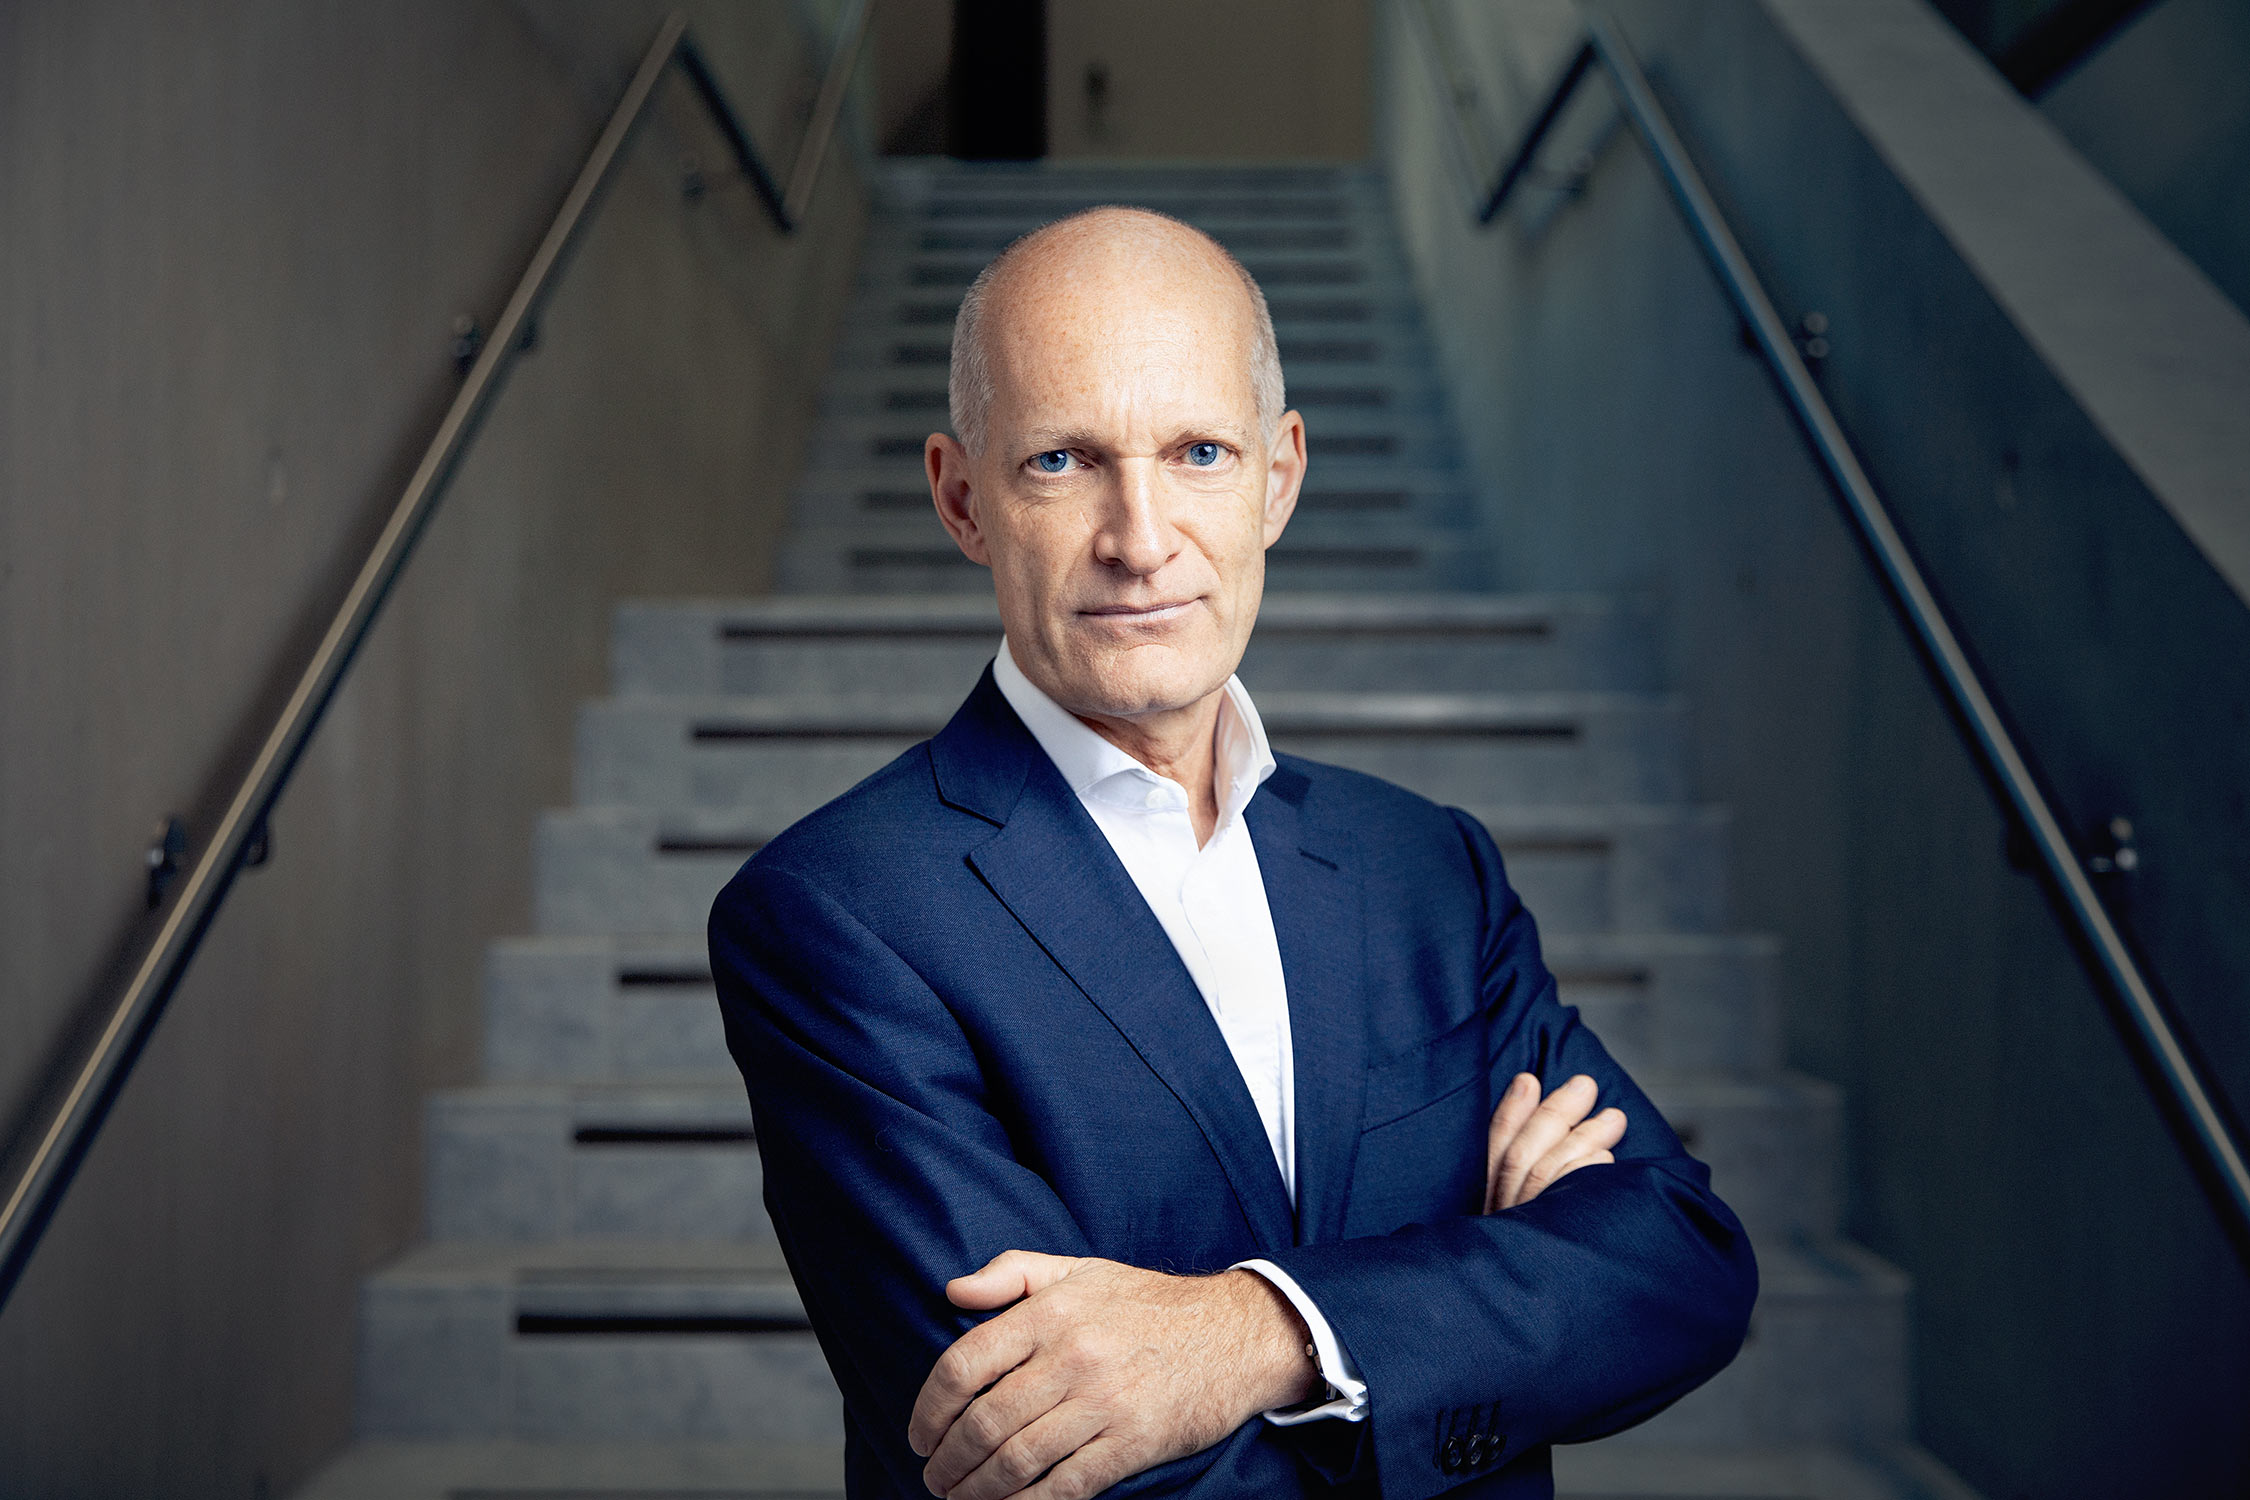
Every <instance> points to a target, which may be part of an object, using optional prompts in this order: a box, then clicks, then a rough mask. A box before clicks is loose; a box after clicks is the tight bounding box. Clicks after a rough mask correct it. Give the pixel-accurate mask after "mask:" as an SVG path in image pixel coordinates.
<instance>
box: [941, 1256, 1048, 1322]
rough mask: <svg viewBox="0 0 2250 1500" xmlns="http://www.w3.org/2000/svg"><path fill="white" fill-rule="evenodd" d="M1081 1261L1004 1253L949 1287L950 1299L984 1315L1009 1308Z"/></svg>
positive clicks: (948, 1283) (948, 1295) (948, 1296)
mask: <svg viewBox="0 0 2250 1500" xmlns="http://www.w3.org/2000/svg"><path fill="white" fill-rule="evenodd" d="M1077 1264H1078V1262H1077V1261H1076V1260H1075V1259H1073V1258H1072V1257H1070V1256H1067V1255H1041V1254H1040V1253H1039V1252H1038V1251H1036V1250H1003V1251H1001V1252H1000V1253H999V1254H998V1255H995V1256H994V1257H992V1259H990V1260H988V1261H986V1262H985V1263H984V1265H983V1266H982V1267H981V1268H979V1269H977V1270H975V1271H971V1272H970V1273H969V1274H968V1275H966V1276H956V1277H954V1278H953V1279H952V1280H951V1281H949V1282H947V1283H946V1284H945V1296H946V1300H947V1301H949V1302H951V1303H952V1304H953V1305H954V1306H955V1307H966V1308H970V1309H972V1310H975V1311H978V1312H982V1311H985V1310H987V1309H989V1308H994V1307H1006V1306H1007V1305H1008V1304H1009V1303H1011V1302H1018V1301H1021V1300H1022V1299H1023V1298H1025V1297H1028V1296H1030V1295H1031V1294H1032V1293H1033V1292H1038V1291H1044V1290H1045V1289H1046V1288H1048V1287H1051V1286H1053V1285H1054V1284H1055V1283H1056V1282H1058V1281H1060V1280H1062V1279H1063V1278H1064V1277H1065V1276H1068V1275H1069V1274H1070V1272H1071V1268H1072V1267H1074V1266H1076V1265H1077Z"/></svg>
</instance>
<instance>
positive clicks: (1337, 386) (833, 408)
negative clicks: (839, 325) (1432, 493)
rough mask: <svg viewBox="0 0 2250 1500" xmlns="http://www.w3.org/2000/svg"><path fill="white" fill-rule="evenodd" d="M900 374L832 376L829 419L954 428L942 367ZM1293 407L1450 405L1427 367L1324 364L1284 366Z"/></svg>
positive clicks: (1313, 420) (1415, 412)
mask: <svg viewBox="0 0 2250 1500" xmlns="http://www.w3.org/2000/svg"><path fill="white" fill-rule="evenodd" d="M914 375H915V377H916V378H913V379H900V378H898V375H897V374H896V373H894V372H893V371H891V370H887V369H883V368H880V367H873V368H868V369H866V370H865V371H851V372H846V374H845V378H841V379H831V380H830V381H829V382H828V384H827V386H826V387H825V388H824V389H823V391H822V393H821V398H820V416H821V420H822V421H823V422H824V423H832V422H852V423H856V422H862V421H869V420H875V419H880V420H882V421H884V422H885V423H890V422H893V421H896V420H897V419H899V418H902V417H903V418H905V419H907V421H908V423H909V425H914V424H918V423H925V422H926V423H928V424H929V428H930V430H931V431H936V430H939V429H944V430H948V431H950V430H951V428H950V424H949V422H948V420H947V419H948V415H949V413H950V410H951V408H950V406H949V405H948V402H947V399H946V382H945V380H944V378H943V377H942V375H941V374H940V373H939V372H937V371H916V372H914ZM1283 379H1284V381H1285V382H1286V386H1287V392H1288V403H1289V407H1290V408H1291V409H1293V410H1296V411H1299V412H1302V413H1303V414H1304V417H1305V422H1306V427H1307V430H1308V432H1313V433H1321V432H1326V431H1327V430H1328V428H1329V426H1330V419H1331V418H1332V417H1334V416H1336V415H1338V414H1345V413H1348V414H1352V415H1363V414H1387V415H1397V416H1402V417H1408V416H1411V417H1421V418H1425V419H1426V418H1430V417H1434V416H1437V415H1439V414H1441V413H1442V412H1443V411H1444V409H1445V397H1444V393H1443V392H1442V391H1441V390H1440V389H1439V387H1438V385H1437V383H1436V382H1435V381H1434V380H1432V379H1431V378H1430V377H1429V375H1428V374H1427V373H1426V372H1420V371H1401V370H1396V369H1391V368H1383V369H1378V370H1370V369H1364V368H1362V369H1352V370H1344V371H1341V372H1339V371H1338V370H1337V367H1336V366H1334V365H1324V366H1322V367H1321V373H1320V374H1313V373H1311V372H1308V371H1290V370H1288V369H1287V368H1286V367H1285V368H1284V370H1283Z"/></svg>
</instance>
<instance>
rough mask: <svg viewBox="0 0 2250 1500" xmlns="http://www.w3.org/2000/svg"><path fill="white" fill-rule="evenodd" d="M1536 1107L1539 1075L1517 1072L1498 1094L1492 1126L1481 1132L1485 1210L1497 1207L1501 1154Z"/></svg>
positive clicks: (1489, 1211) (1537, 1105)
mask: <svg viewBox="0 0 2250 1500" xmlns="http://www.w3.org/2000/svg"><path fill="white" fill-rule="evenodd" d="M1538 1107H1539V1077H1538V1075H1537V1074H1535V1073H1518V1074H1517V1075H1516V1076H1515V1077H1514V1078H1511V1079H1509V1080H1508V1087H1507V1091H1506V1092H1505V1093H1503V1094H1501V1096H1500V1104H1499V1107H1498V1108H1496V1109H1494V1110H1493V1111H1492V1126H1491V1128H1490V1129H1488V1130H1487V1131H1486V1132H1485V1135H1484V1211H1485V1212H1486V1213H1491V1212H1492V1211H1493V1210H1494V1209H1496V1208H1498V1207H1499V1206H1500V1203H1499V1198H1498V1194H1499V1189H1500V1156H1501V1153H1502V1152H1504V1151H1506V1150H1507V1149H1508V1144H1509V1142H1511V1141H1513V1140H1514V1139H1515V1138H1516V1132H1517V1131H1519V1130H1521V1129H1523V1122H1524V1121H1526V1120H1528V1119H1530V1118H1531V1112H1532V1111H1533V1110H1535V1109H1537V1108H1538Z"/></svg>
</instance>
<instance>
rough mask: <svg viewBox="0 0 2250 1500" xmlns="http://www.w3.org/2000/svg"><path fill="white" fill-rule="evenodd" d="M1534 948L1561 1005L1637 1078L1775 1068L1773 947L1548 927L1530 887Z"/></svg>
mask: <svg viewBox="0 0 2250 1500" xmlns="http://www.w3.org/2000/svg"><path fill="white" fill-rule="evenodd" d="M1517 889H1518V890H1519V891H1520V892H1522V894H1523V896H1524V901H1525V904H1526V905H1527V906H1529V907H1530V909H1531V912H1532V914H1533V915H1534V916H1538V917H1540V934H1541V941H1540V946H1541V949H1542V951H1543V952H1544V955H1545V957H1546V960H1547V967H1548V968H1549V969H1550V970H1552V971H1553V973H1554V975H1555V983H1556V986H1557V988H1558V989H1559V990H1560V991H1561V994H1562V1001H1563V1003H1564V1004H1565V1005H1575V1006H1577V1007H1578V1009H1579V1012H1580V1013H1581V1014H1582V1015H1583V1016H1584V1017H1585V1020H1586V1024H1587V1025H1589V1026H1591V1027H1593V1028H1594V1034H1595V1035H1596V1036H1598V1037H1600V1038H1601V1039H1602V1044H1603V1045H1604V1046H1605V1047H1607V1048H1608V1049H1609V1051H1610V1054H1611V1055H1612V1056H1614V1057H1615V1058H1616V1059H1617V1060H1618V1062H1619V1063H1620V1064H1621V1065H1623V1067H1624V1068H1625V1070H1626V1071H1627V1072H1629V1073H1631V1074H1632V1075H1633V1076H1634V1077H1636V1078H1638V1077H1640V1076H1641V1075H1642V1074H1643V1073H1647V1074H1649V1075H1650V1076H1656V1075H1657V1074H1658V1073H1660V1072H1662V1073H1672V1074H1679V1073H1688V1072H1693V1073H1716V1074H1726V1075H1733V1076H1737V1077H1751V1076H1755V1075H1759V1074H1768V1075H1770V1074H1771V1072H1772V1070H1774V1069H1775V1068H1777V1067H1779V1066H1780V1063H1781V1024H1780V986H1781V950H1780V944H1778V943H1777V942H1776V941H1775V940H1774V939H1772V938H1770V937H1764V936H1760V935H1757V934H1742V933H1680V932H1569V931H1557V930H1556V929H1555V928H1554V926H1553V924H1552V923H1551V922H1550V921H1549V920H1548V919H1547V918H1546V917H1544V916H1541V907H1540V905H1539V900H1538V894H1539V893H1538V891H1537V890H1536V889H1535V888H1533V887H1531V886H1529V885H1528V884H1519V885H1518V886H1517Z"/></svg>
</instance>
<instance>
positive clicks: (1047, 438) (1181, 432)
mask: <svg viewBox="0 0 2250 1500" xmlns="http://www.w3.org/2000/svg"><path fill="white" fill-rule="evenodd" d="M1212 438H1224V439H1226V440H1227V441H1228V442H1230V443H1233V444H1235V445H1236V446H1237V447H1241V448H1245V449H1247V448H1248V447H1249V445H1250V437H1249V434H1248V432H1247V431H1245V430H1244V429H1242V428H1240V427H1237V426H1236V425H1235V424H1234V423H1232V422H1214V423H1211V424H1210V425H1209V426H1182V427H1179V428H1177V429H1175V430H1174V431H1173V433H1172V435H1171V436H1170V437H1169V438H1167V439H1165V440H1164V441H1163V442H1162V443H1160V444H1159V450H1160V451H1161V449H1164V448H1176V447H1178V446H1179V445H1180V444H1182V443H1192V442H1206V441H1209V440H1210V439H1212ZM1019 446H1021V447H1022V449H1023V451H1024V453H1025V454H1026V455H1027V456H1028V455H1030V454H1034V453H1052V452H1053V451H1055V450H1056V449H1057V448H1086V449H1091V450H1093V451H1095V452H1101V451H1103V450H1104V449H1106V448H1107V447H1108V443H1107V441H1106V440H1104V439H1102V438H1100V437H1097V436H1096V435H1095V434H1093V433H1091V432H1088V431H1086V430H1084V429H1083V428H1068V427H1034V428H1032V429H1030V430H1029V431H1027V432H1025V433H1024V434H1023V436H1022V438H1021V439H1020V440H1019Z"/></svg>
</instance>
